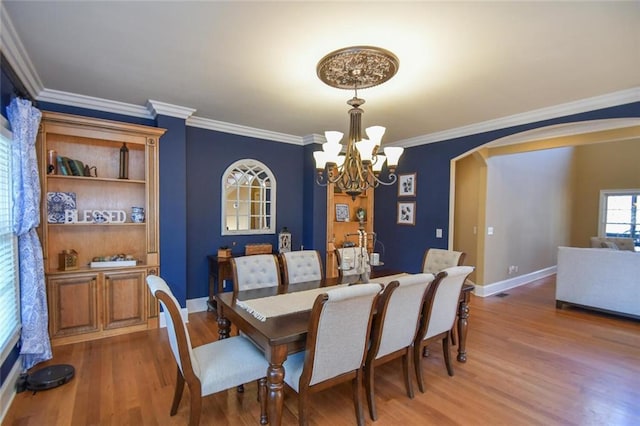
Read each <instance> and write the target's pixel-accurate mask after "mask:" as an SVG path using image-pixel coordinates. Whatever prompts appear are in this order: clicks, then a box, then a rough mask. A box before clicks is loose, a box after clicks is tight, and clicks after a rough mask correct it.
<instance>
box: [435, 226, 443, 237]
mask: <svg viewBox="0 0 640 426" xmlns="http://www.w3.org/2000/svg"><path fill="white" fill-rule="evenodd" d="M436 238H442V229H440V228H437V229H436Z"/></svg>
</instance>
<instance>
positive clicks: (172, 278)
mask: <svg viewBox="0 0 640 426" xmlns="http://www.w3.org/2000/svg"><path fill="white" fill-rule="evenodd" d="M157 121H158V127H161V128H163V129H167V131H166V132H165V134H164V135H163V136H162V137H161V138H160V146H159V148H158V149H159V157H160V160H159V165H160V190H159V193H160V200H159V204H160V276H162V278H164V279H165V280H166V281H167V283H168V284H169V286H170V287H171V290H172V291H173V294H174V295H175V296H176V299H178V301H179V302H180V304H181V305H182V306H185V303H186V299H187V297H188V296H187V294H188V285H187V247H188V244H187V191H186V187H187V174H188V162H187V126H186V123H185V121H184V119H181V118H175V117H167V116H158V117H157Z"/></svg>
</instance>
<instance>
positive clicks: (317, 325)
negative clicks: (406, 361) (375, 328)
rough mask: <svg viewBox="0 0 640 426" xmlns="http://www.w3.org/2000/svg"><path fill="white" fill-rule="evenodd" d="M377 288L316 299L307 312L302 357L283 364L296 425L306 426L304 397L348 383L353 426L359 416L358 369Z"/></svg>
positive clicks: (358, 288)
mask: <svg viewBox="0 0 640 426" xmlns="http://www.w3.org/2000/svg"><path fill="white" fill-rule="evenodd" d="M381 289H382V285H381V284H375V283H371V284H354V285H350V286H345V287H340V288H336V289H333V290H327V292H326V293H323V294H320V295H319V296H318V297H317V298H316V300H315V302H314V304H313V308H312V310H311V318H310V319H309V331H308V333H307V343H306V349H305V351H302V352H298V353H296V354H293V355H290V356H289V357H288V358H287V359H286V361H285V362H284V364H283V366H284V370H285V375H284V381H285V383H286V384H287V385H289V387H291V389H293V390H294V391H295V392H297V393H298V421H299V424H300V425H307V424H308V423H309V411H310V410H309V394H310V393H312V392H316V391H320V390H323V389H327V388H329V387H331V386H333V385H335V384H337V383H341V382H344V381H347V380H351V385H352V388H353V402H354V405H355V411H356V418H357V422H358V425H364V416H363V411H362V365H363V363H364V359H365V354H366V348H367V345H368V343H369V333H370V331H371V319H372V315H373V308H374V306H375V303H376V300H377V298H378V295H379V293H380V290H381Z"/></svg>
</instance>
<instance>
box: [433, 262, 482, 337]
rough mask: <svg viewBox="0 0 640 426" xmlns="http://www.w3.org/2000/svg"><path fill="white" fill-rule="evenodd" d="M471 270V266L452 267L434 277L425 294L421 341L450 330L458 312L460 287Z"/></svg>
mask: <svg viewBox="0 0 640 426" xmlns="http://www.w3.org/2000/svg"><path fill="white" fill-rule="evenodd" d="M473 270H474V268H473V266H454V267H451V268H447V269H445V270H444V271H442V272H440V273H439V274H438V275H437V276H436V279H435V280H434V281H433V283H432V284H431V286H430V288H429V290H428V292H427V300H426V303H425V311H426V312H425V314H424V317H423V320H426V324H425V326H423V327H421V328H423V329H426V332H425V333H424V337H423V339H428V338H429V337H431V336H435V335H438V334H440V333H444V332H448V331H449V330H451V328H452V327H453V323H454V321H455V319H456V315H457V312H458V301H459V300H460V291H461V290H462V285H463V284H464V282H465V280H466V279H467V277H468V276H469V274H471V273H472V272H473Z"/></svg>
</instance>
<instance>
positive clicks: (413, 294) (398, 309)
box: [364, 274, 434, 420]
mask: <svg viewBox="0 0 640 426" xmlns="http://www.w3.org/2000/svg"><path fill="white" fill-rule="evenodd" d="M433 280H434V276H433V274H414V275H407V276H403V277H400V278H398V279H397V280H396V281H392V282H390V283H389V284H387V285H386V287H385V289H384V291H383V292H382V295H381V296H380V298H379V299H378V306H377V311H376V315H375V317H374V319H373V326H372V330H371V335H372V338H371V345H370V347H369V351H368V352H367V359H366V362H365V367H364V383H365V389H366V393H367V402H368V405H369V415H370V416H371V419H372V420H377V419H378V414H377V411H376V404H375V395H374V366H376V365H380V364H384V363H386V362H388V361H391V360H393V359H396V358H398V357H402V369H403V373H404V383H405V387H406V390H407V396H408V397H409V398H413V379H412V378H411V375H412V373H413V370H412V367H413V361H412V358H413V343H414V341H415V339H416V335H417V332H418V325H419V324H420V321H419V319H420V314H421V312H422V306H423V303H424V299H425V296H426V293H427V289H428V288H429V285H430V284H431V282H432V281H433Z"/></svg>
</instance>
